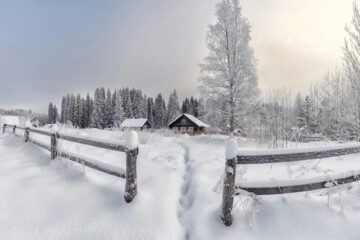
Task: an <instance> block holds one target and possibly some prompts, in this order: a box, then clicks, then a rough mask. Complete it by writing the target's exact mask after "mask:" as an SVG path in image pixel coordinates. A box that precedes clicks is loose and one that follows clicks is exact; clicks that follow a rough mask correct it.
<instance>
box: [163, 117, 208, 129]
mask: <svg viewBox="0 0 360 240" xmlns="http://www.w3.org/2000/svg"><path fill="white" fill-rule="evenodd" d="M182 127H186V129H188V128H189V127H192V128H193V129H194V131H195V132H196V131H200V130H203V129H202V128H201V129H200V128H199V126H197V125H196V124H195V123H193V122H192V121H190V120H189V119H188V118H187V117H185V116H181V117H180V118H179V119H177V120H176V121H175V122H173V123H172V124H171V125H169V129H174V128H182Z"/></svg>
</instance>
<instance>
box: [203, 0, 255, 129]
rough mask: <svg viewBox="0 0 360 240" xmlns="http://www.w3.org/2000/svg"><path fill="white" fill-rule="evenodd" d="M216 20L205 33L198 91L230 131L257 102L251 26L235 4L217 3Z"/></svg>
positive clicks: (229, 0)
mask: <svg viewBox="0 0 360 240" xmlns="http://www.w3.org/2000/svg"><path fill="white" fill-rule="evenodd" d="M216 17H217V23H216V24H214V25H210V26H209V30H208V33H207V46H208V49H209V55H208V56H207V57H206V58H205V60H204V63H203V64H201V65H200V67H201V73H202V75H201V77H200V82H201V87H200V90H201V93H202V95H203V97H204V98H206V99H211V101H212V104H214V105H213V106H214V108H215V109H214V110H215V111H217V112H219V113H220V114H219V115H218V117H221V118H222V119H224V121H225V122H227V123H228V124H229V126H230V129H231V130H233V129H234V128H235V127H236V126H237V125H238V123H239V122H240V121H241V118H242V117H244V116H246V115H247V114H249V112H251V110H252V107H253V105H254V103H255V101H256V100H257V97H258V94H259V90H258V88H257V76H256V66H255V65H256V63H255V62H256V61H255V58H254V53H253V49H252V48H251V46H250V44H249V43H250V39H251V38H250V24H249V22H248V20H247V19H246V18H245V17H243V16H242V15H241V8H240V6H239V2H238V0H222V1H221V2H220V3H218V4H217V6H216ZM212 122H213V121H212Z"/></svg>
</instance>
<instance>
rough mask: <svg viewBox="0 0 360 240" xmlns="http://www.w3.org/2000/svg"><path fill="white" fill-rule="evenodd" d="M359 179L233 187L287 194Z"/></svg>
mask: <svg viewBox="0 0 360 240" xmlns="http://www.w3.org/2000/svg"><path fill="white" fill-rule="evenodd" d="M359 180H360V175H354V176H348V177H343V178H337V179H329V180H328V181H320V182H313V183H308V184H299V185H291V186H274V187H257V188H255V187H247V188H246V187H242V186H241V184H237V185H236V186H235V189H241V190H244V191H247V192H251V193H254V194H256V195H275V194H287V193H297V192H307V191H314V190H319V189H326V188H329V187H331V186H339V185H343V184H348V183H352V182H356V181H359Z"/></svg>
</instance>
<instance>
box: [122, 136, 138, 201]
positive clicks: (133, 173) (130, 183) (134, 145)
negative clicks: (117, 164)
mask: <svg viewBox="0 0 360 240" xmlns="http://www.w3.org/2000/svg"><path fill="white" fill-rule="evenodd" d="M138 154H139V147H138V136H137V133H136V132H135V131H132V132H129V133H128V136H127V139H126V184H125V196H124V197H125V201H126V202H127V203H129V202H131V201H132V200H134V198H135V196H136V194H137V168H136V165H137V164H136V162H137V156H138Z"/></svg>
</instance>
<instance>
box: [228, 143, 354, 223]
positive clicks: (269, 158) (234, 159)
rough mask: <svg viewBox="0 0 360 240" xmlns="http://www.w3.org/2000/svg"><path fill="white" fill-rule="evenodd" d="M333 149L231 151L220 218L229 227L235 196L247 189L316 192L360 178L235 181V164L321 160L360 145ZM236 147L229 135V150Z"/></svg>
mask: <svg viewBox="0 0 360 240" xmlns="http://www.w3.org/2000/svg"><path fill="white" fill-rule="evenodd" d="M333 148H334V149H331V148H330V149H329V147H327V148H326V149H323V150H316V151H311V149H309V150H308V151H307V152H306V151H304V150H302V151H300V152H289V153H284V154H278V153H274V152H273V153H271V151H269V152H270V154H263V153H259V154H256V153H252V154H244V155H238V154H236V153H235V154H234V153H233V154H232V155H231V156H230V157H229V156H227V159H226V163H225V179H224V188H223V196H222V214H221V219H222V220H223V222H224V224H225V225H226V226H230V225H231V224H232V221H233V219H232V215H231V211H232V208H233V202H234V195H237V194H238V193H237V192H239V191H237V190H244V191H247V192H250V193H253V194H256V195H272V194H286V193H296V192H305V191H313V190H319V189H324V188H329V187H333V186H338V185H342V184H347V183H352V182H356V181H358V180H360V175H352V176H346V177H339V178H336V179H331V180H329V181H319V180H318V181H315V180H314V182H312V183H307V184H294V185H286V186H281V185H280V186H274V187H242V186H241V183H240V184H236V183H235V177H236V165H239V164H266V163H281V162H293V161H303V160H309V159H318V158H329V157H335V156H341V155H348V154H354V153H359V152H360V146H354V147H343V148H338V147H333ZM233 149H238V147H237V143H236V140H235V139H233V138H230V139H229V140H228V143H227V150H226V151H227V153H228V152H233Z"/></svg>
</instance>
